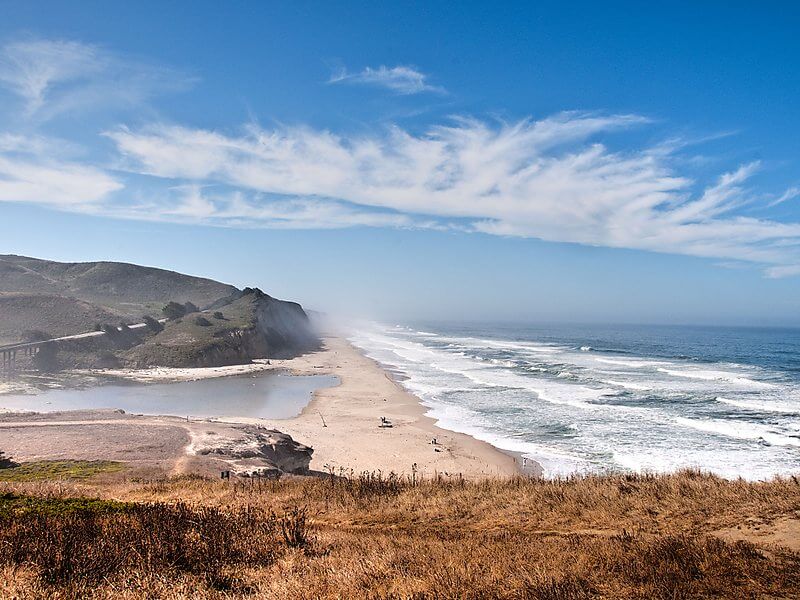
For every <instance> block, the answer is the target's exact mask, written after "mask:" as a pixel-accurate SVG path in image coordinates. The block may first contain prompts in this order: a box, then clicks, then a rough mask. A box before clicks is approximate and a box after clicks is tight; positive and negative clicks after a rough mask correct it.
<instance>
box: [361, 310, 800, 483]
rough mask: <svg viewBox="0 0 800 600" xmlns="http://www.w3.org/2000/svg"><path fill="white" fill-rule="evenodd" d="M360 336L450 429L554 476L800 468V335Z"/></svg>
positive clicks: (449, 329)
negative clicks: (521, 456)
mask: <svg viewBox="0 0 800 600" xmlns="http://www.w3.org/2000/svg"><path fill="white" fill-rule="evenodd" d="M351 341H353V342H354V343H355V344H356V345H357V346H359V347H361V348H362V349H364V350H365V351H366V353H367V355H368V356H370V357H371V358H373V359H375V360H377V361H378V362H380V363H382V364H384V365H386V366H388V367H390V368H392V369H394V370H395V371H397V372H398V373H400V374H401V375H402V376H403V377H401V379H403V380H402V384H403V385H404V386H405V387H406V388H407V389H409V390H410V391H411V392H412V393H414V394H416V395H417V396H419V397H420V398H421V399H422V401H423V403H424V404H425V405H426V406H427V407H429V408H430V412H429V414H430V415H431V416H432V417H434V418H436V419H437V420H438V421H439V425H440V426H441V427H444V428H446V429H451V430H455V431H461V432H464V433H469V434H471V435H473V436H475V437H478V438H480V439H483V440H486V441H488V442H490V443H492V444H494V445H496V446H497V447H499V448H502V449H506V450H513V451H518V452H522V453H524V455H525V456H528V457H530V458H532V459H534V460H536V461H538V462H540V463H541V464H542V466H543V468H544V470H545V475H546V476H557V475H566V474H569V473H575V472H588V471H603V470H631V471H658V472H664V471H672V470H675V469H679V468H683V467H699V468H701V469H704V470H708V471H712V472H714V473H717V474H719V475H722V476H724V477H728V478H735V477H743V478H746V479H762V478H767V477H770V476H772V475H776V474H779V475H788V474H791V473H798V472H800V330H797V329H755V328H722V327H713V328H710V327H682V326H681V327H678V326H574V325H569V326H564V325H558V326H555V325H554V326H531V325H518V326H513V325H495V326H487V325H479V326H478V325H452V324H449V325H445V324H430V323H429V324H426V325H425V326H423V327H416V328H412V327H406V326H401V325H394V326H386V325H377V324H375V325H369V326H366V327H361V328H360V329H359V331H358V332H357V333H355V334H353V335H352V337H351Z"/></svg>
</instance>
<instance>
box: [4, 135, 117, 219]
mask: <svg viewBox="0 0 800 600" xmlns="http://www.w3.org/2000/svg"><path fill="white" fill-rule="evenodd" d="M51 148H52V146H51V145H50V143H49V142H48V140H46V139H45V138H35V139H30V140H29V139H25V138H16V137H12V136H0V202H28V203H34V204H41V205H48V206H52V207H55V208H60V209H66V210H89V211H91V210H92V208H93V207H94V209H95V210H98V209H99V203H100V202H101V201H103V200H105V199H106V198H107V197H108V195H109V194H111V193H112V192H115V191H117V190H120V189H122V187H123V184H122V183H121V182H119V181H118V180H117V179H116V178H114V177H112V176H111V175H109V174H108V173H106V172H105V171H104V170H102V169H98V168H95V167H92V166H87V165H83V164H79V163H76V162H71V161H66V160H56V159H54V158H50V157H53V156H58V154H59V151H58V150H56V149H51Z"/></svg>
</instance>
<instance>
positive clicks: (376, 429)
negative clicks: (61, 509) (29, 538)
mask: <svg viewBox="0 0 800 600" xmlns="http://www.w3.org/2000/svg"><path fill="white" fill-rule="evenodd" d="M269 371H273V372H278V371H286V372H289V373H291V374H293V375H314V374H317V375H319V374H332V375H335V376H336V377H337V378H338V379H339V381H340V384H339V385H338V386H335V387H331V388H323V389H320V390H317V391H316V392H315V393H314V395H313V398H312V399H311V401H310V402H309V404H308V405H307V406H306V407H305V409H304V410H303V411H302V412H301V414H300V415H298V416H297V417H294V418H290V419H279V420H277V419H276V420H269V419H254V418H244V417H241V418H238V417H233V418H230V419H225V420H224V421H223V420H221V419H219V420H213V421H211V420H197V421H195V420H192V421H191V422H190V421H187V420H185V419H181V418H174V417H150V416H138V415H114V417H113V418H114V419H115V421H116V422H115V423H114V427H112V426H111V424H110V423H109V421H108V419H109V414H108V413H107V412H103V411H81V414H80V415H75V416H74V417H69V416H68V417H67V418H65V414H66V415H69V413H60V414H58V415H51V416H48V415H47V414H40V415H36V416H35V417H24V416H23V417H20V418H17V417H14V418H7V419H3V420H5V421H7V423H6V424H3V423H2V422H0V440H2V439H3V438H5V440H3V441H4V444H5V446H6V448H8V449H12V450H13V449H14V447H17V448H18V449H19V450H23V449H24V452H22V454H24V455H25V456H24V457H21V458H36V459H43V458H48V457H51V455H52V457H53V458H67V457H69V456H68V454H69V448H70V447H75V442H76V439H77V438H76V437H75V436H76V435H78V437H80V435H84V436H86V437H87V438H91V439H92V440H93V443H92V444H91V448H93V449H94V450H93V452H94V453H95V454H97V455H98V456H96V458H105V459H112V460H118V459H119V458H120V457H124V456H125V455H126V454H128V455H130V456H131V457H133V456H134V455H135V457H136V458H135V462H136V463H137V464H138V465H142V466H143V465H148V464H149V465H151V466H152V467H154V468H157V469H161V470H166V471H167V472H171V473H182V472H187V471H192V470H197V471H201V472H206V473H209V472H211V470H212V469H216V468H218V467H219V465H218V464H216V463H214V464H213V465H212V464H209V463H208V461H204V460H202V458H201V457H198V456H195V450H196V445H195V444H193V443H191V440H196V439H197V438H198V436H199V435H205V434H206V433H207V432H208V431H212V432H214V433H213V435H215V436H217V439H218V440H223V439H236V438H237V436H241V435H243V434H242V431H241V428H240V427H239V428H237V427H236V425H258V426H260V427H266V428H269V429H277V430H279V431H281V432H283V433H286V434H289V435H290V436H292V438H294V440H295V441H297V442H300V443H302V444H306V445H308V446H311V447H313V449H314V454H313V459H312V461H311V465H310V468H311V469H312V470H314V471H322V472H329V471H335V472H337V473H339V472H341V471H347V472H349V471H350V470H353V471H355V472H361V471H378V470H380V471H383V472H384V473H388V472H390V471H394V472H396V473H402V474H410V473H411V472H412V471H413V470H414V469H416V472H417V473H418V474H419V475H421V476H424V477H433V476H435V475H436V474H440V475H442V476H445V477H447V476H450V477H457V476H463V477H465V478H469V479H476V478H484V477H498V476H499V477H503V476H510V475H514V474H518V473H519V472H520V467H519V464H518V462H517V460H516V458H515V457H514V456H512V455H510V454H507V453H504V452H501V451H500V450H498V449H496V448H494V447H493V446H491V445H490V444H487V443H485V442H482V441H479V440H476V439H474V438H472V437H470V436H468V435H464V434H459V433H454V432H451V431H446V430H444V429H441V428H439V427H437V426H436V424H435V422H434V420H433V419H431V418H429V417H427V416H425V407H424V406H422V405H421V404H420V402H419V400H418V398H416V397H415V396H413V395H412V394H410V393H408V392H407V391H405V390H404V389H403V388H402V386H400V385H399V384H398V383H397V382H396V381H395V380H393V379H392V378H391V376H390V375H389V374H388V373H387V372H386V371H384V370H383V369H382V368H381V367H380V366H379V365H378V364H377V363H375V362H374V361H373V360H371V359H369V358H367V357H366V356H364V355H363V354H362V353H361V352H360V351H358V350H357V349H356V348H354V347H353V346H352V345H351V344H350V343H349V342H347V340H345V339H343V338H341V337H334V336H329V337H325V338H324V344H323V348H322V349H321V350H319V351H316V352H312V353H309V354H306V355H303V356H299V357H296V358H293V359H289V360H271V361H266V360H261V361H256V362H254V363H252V364H247V365H234V366H230V367H213V368H197V369H190V368H189V369H170V368H154V369H147V370H114V371H86V372H83V374H85V375H89V376H93V377H108V376H113V377H118V378H123V379H126V380H132V381H139V382H142V383H156V382H161V383H164V382H177V381H191V380H198V379H207V378H212V377H222V376H231V375H244V374H257V373H265V372H269ZM166 411H167V408H166V407H165V412H166ZM382 418H383V419H385V420H386V422H388V423H389V424H391V427H388V426H381V424H382ZM30 419H33V420H35V421H36V426H37V427H43V426H45V424H46V423H48V422H49V421H52V423H50V424H49V425H47V435H41V436H36V437H31V436H32V432H33V430H32V429H31V428H30V427H24V425H25V423H24V422H25V421H26V420H30ZM77 419H80V427H78V423H76V422H75V421H76V420H77ZM0 421H2V420H0ZM70 421H71V422H70ZM12 424H14V425H13V426H12ZM123 428H125V429H124V432H125V435H120V433H121V432H122V431H123ZM180 430H183V432H182V433H180ZM37 431H43V430H41V429H37ZM167 431H169V432H170V436H167V437H168V438H169V439H167V440H166V442H165V443H163V444H162V443H159V441H158V439H159V435H163V434H164V432H167ZM158 432H161V433H158ZM12 434H13V435H12ZM140 436H144V437H142V438H141V439H144V438H147V441H148V443H147V444H142V443H139V442H140V440H139V439H138V438H139V437H140ZM62 438H63V439H62ZM37 439H38V441H37ZM434 439H435V440H436V443H435V444H434V443H433V440H434ZM62 442H63V443H62ZM80 454H81V458H90V457H89V456H88V455H87V454H86V453H85V452H81V453H80ZM90 454H91V453H90ZM101 454H102V456H100V455H101ZM528 463H529V465H528V466H529V471H528V473H529V474H537V472H536V471H535V470H531V467H532V469H535V468H536V467H535V465H531V461H528Z"/></svg>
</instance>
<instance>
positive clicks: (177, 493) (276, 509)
mask: <svg viewBox="0 0 800 600" xmlns="http://www.w3.org/2000/svg"><path fill="white" fill-rule="evenodd" d="M3 485H4V486H5V494H4V495H3V496H0V507H5V508H0V518H1V519H2V521H3V523H2V527H0V572H2V574H3V576H2V577H0V581H2V582H3V583H0V595H2V596H4V597H5V596H14V595H16V596H17V597H26V598H69V597H89V598H139V597H158V598H173V599H174V598H249V597H253V598H260V597H265V598H266V597H275V598H453V599H455V598H543V599H545V598H546V599H549V600H558V599H563V600H567V599H579V598H663V599H667V598H669V599H675V598H719V597H726V598H744V597H749V598H755V597H771V598H790V597H797V596H798V594H800V553H798V551H799V550H800V547H798V536H797V535H796V532H797V531H798V530H797V524H798V510H800V480H798V479H796V478H789V479H775V480H773V481H769V482H758V483H754V482H746V481H743V480H738V481H728V480H724V479H721V478H718V477H715V476H712V475H707V474H702V473H699V472H695V471H683V472H680V473H676V474H671V475H605V476H587V477H573V478H570V479H566V480H537V479H528V478H521V477H517V478H510V479H494V480H481V481H474V482H471V481H466V480H464V479H463V478H460V477H458V476H447V475H443V474H442V475H438V476H436V477H434V478H430V479H423V478H420V477H417V476H416V475H413V476H411V477H401V476H397V475H394V474H389V475H386V474H381V473H363V474H360V475H358V474H352V473H344V472H337V473H333V474H332V475H330V476H328V477H324V478H311V477H302V478H298V477H290V478H286V477H284V478H282V479H280V480H275V479H271V480H262V479H249V480H248V479H238V480H232V481H230V482H227V481H214V480H207V479H203V478H199V477H196V476H191V477H181V478H175V479H163V480H156V481H125V480H119V479H116V480H115V479H113V478H110V479H106V480H103V479H102V478H101V479H94V480H91V481H86V482H77V483H72V484H67V485H64V484H61V485H60V486H59V487H57V488H56V487H47V486H46V485H43V484H41V483H38V484H24V483H19V484H3ZM1 490H2V488H0V491H1ZM109 502H110V504H107V503H109ZM61 503H63V508H59V506H60V504H61ZM76 503H77V504H76Z"/></svg>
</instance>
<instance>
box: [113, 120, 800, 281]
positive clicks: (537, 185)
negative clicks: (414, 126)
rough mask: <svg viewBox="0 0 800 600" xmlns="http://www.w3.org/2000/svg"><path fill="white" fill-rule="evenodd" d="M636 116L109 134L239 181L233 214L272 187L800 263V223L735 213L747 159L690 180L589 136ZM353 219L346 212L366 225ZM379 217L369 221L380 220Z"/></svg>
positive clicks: (518, 232)
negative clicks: (242, 198) (710, 177)
mask: <svg viewBox="0 0 800 600" xmlns="http://www.w3.org/2000/svg"><path fill="white" fill-rule="evenodd" d="M646 122H647V120H646V119H643V118H642V117H639V116H636V115H607V116H604V115H596V114H585V113H565V114H559V115H556V116H553V117H550V118H546V119H542V120H538V121H535V120H523V121H519V122H515V123H500V124H490V123H486V122H483V121H478V120H472V119H460V120H456V121H454V122H453V123H452V124H450V125H443V126H437V127H432V128H431V129H430V130H429V131H427V132H426V133H425V134H422V135H414V134H411V133H409V132H407V131H405V130H403V129H400V128H397V127H394V128H390V129H389V130H388V131H386V132H384V133H381V134H375V135H372V136H358V137H356V136H352V137H351V136H340V135H336V134H334V133H331V132H329V131H324V130H314V129H310V128H304V127H288V128H279V129H273V130H264V129H257V128H251V129H250V130H249V131H247V132H246V133H245V134H243V135H240V136H230V135H224V134H221V133H218V132H213V131H207V130H200V129H188V128H183V127H177V126H163V125H162V126H152V127H150V128H147V129H145V130H142V131H132V130H129V129H124V128H122V129H117V130H114V131H111V132H108V133H107V135H108V136H109V137H110V138H111V139H113V140H114V142H115V143H116V145H117V147H118V149H119V151H120V153H121V155H122V156H123V157H125V159H126V161H127V163H126V167H125V168H128V169H131V170H132V171H134V172H137V173H141V174H148V175H151V176H154V177H158V178H168V179H170V180H179V181H190V182H199V183H204V184H208V183H217V184H224V185H226V186H232V187H234V188H236V189H240V190H249V191H250V192H252V193H253V194H255V195H254V196H253V197H252V198H250V199H249V200H248V202H249V205H250V209H249V213H251V214H250V215H249V216H248V214H247V213H248V211H245V212H243V213H242V214H241V215H239V218H240V219H242V220H245V221H246V220H247V219H248V218H252V216H253V215H254V214H256V213H257V212H258V210H263V211H266V212H267V213H269V211H274V210H276V207H280V209H281V210H285V209H286V206H287V205H285V204H284V205H280V204H277V205H276V204H275V203H274V201H273V199H272V196H273V195H278V196H282V197H290V198H293V199H294V200H292V203H294V204H292V206H294V207H297V206H303V207H304V210H305V207H308V206H312V207H314V211H315V215H316V218H314V219H308V223H309V226H314V227H321V226H323V225H322V223H323V222H324V221H325V212H324V210H322V208H323V207H326V206H343V205H345V204H343V203H346V205H347V206H351V207H359V208H358V211H356V212H357V214H359V215H362V214H367V213H369V211H389V214H390V215H391V216H392V219H398V217H402V216H403V215H415V216H420V215H421V216H423V217H428V219H427V221H426V220H425V218H421V219H420V218H417V217H415V218H414V219H411V220H407V221H405V224H407V225H408V226H426V225H427V226H448V225H450V226H459V227H465V228H467V229H469V230H472V231H479V232H484V233H490V234H496V235H509V236H523V237H536V238H540V239H544V240H550V241H561V242H576V243H581V244H588V245H598V246H608V247H618V248H633V249H642V250H649V251H655V252H668V253H677V254H687V255H692V256H701V257H709V258H716V259H722V260H738V261H745V262H750V263H757V264H763V265H765V266H768V267H770V268H771V269H772V270H771V271H769V274H770V275H771V276H780V275H781V274H784V273H787V274H788V273H790V272H791V269H793V268H794V267H793V266H794V265H795V264H800V249H799V247H798V244H800V224H798V223H781V222H777V221H770V220H765V219H753V218H747V217H743V216H741V215H740V214H739V213H737V208H739V207H740V206H742V205H743V204H745V203H747V202H752V201H753V196H752V194H751V193H750V192H749V190H748V188H747V183H748V181H749V180H750V178H751V177H753V175H754V174H755V173H757V171H758V169H759V166H760V165H759V164H758V163H750V164H746V165H742V166H741V167H739V168H737V169H736V170H734V171H732V172H730V173H724V174H722V175H720V176H719V177H718V179H717V181H715V182H713V183H711V184H709V185H708V186H706V188H705V189H701V190H700V191H698V192H693V190H694V189H695V188H696V183H695V182H694V181H693V179H692V178H691V177H689V176H687V175H684V174H681V173H678V172H676V169H675V168H674V167H673V166H672V161H671V154H670V153H669V152H667V151H665V150H664V148H663V147H661V146H658V147H654V148H649V147H645V148H641V149H637V150H633V151H630V150H629V151H625V152H618V151H617V152H615V151H611V150H610V149H609V148H607V147H606V146H604V145H602V144H598V143H596V142H595V141H593V138H594V137H595V136H596V135H597V134H604V135H605V134H608V133H609V132H613V131H615V130H620V129H625V128H630V127H634V126H639V125H642V124H644V123H646ZM259 194H261V196H259ZM298 202H299V203H300V204H297V203H298ZM213 214H214V216H215V217H217V218H218V217H219V216H220V214H223V213H221V212H220V211H216V212H214V213H213ZM337 214H341V213H337ZM206 218H211V217H206ZM347 218H348V216H347V214H344V215H343V216H342V219H343V220H344V221H346V220H347ZM360 218H361V220H360V221H359V220H357V219H355V218H354V220H353V224H364V223H365V220H364V218H363V217H360ZM380 218H381V219H384V220H383V221H380V223H377V224H380V225H391V224H392V223H389V222H387V221H386V220H385V219H386V217H385V216H381V217H380ZM342 222H343V221H342V220H339V221H338V223H339V224H341V223H342ZM368 224H369V223H368ZM395 224H396V223H395Z"/></svg>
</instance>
